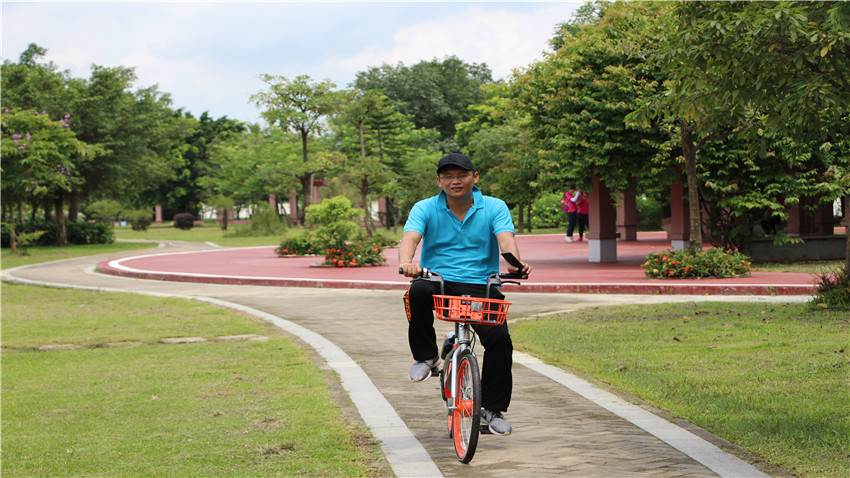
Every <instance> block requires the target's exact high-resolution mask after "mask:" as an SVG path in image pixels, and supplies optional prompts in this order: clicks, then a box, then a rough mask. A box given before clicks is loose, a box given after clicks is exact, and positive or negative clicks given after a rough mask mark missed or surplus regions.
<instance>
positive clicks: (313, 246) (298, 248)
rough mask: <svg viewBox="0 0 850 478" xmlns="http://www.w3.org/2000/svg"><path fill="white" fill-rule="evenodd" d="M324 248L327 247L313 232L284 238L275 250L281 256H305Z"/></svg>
mask: <svg viewBox="0 0 850 478" xmlns="http://www.w3.org/2000/svg"><path fill="white" fill-rule="evenodd" d="M323 250H325V248H323V247H322V246H321V245H319V244H318V243H317V242H316V240H315V239H314V238H313V236H312V235H311V234H309V233H306V234H299V235H297V236H295V237H289V238H286V239H284V240H283V242H281V243H280V245H279V246H278V247H277V248H276V249H275V250H274V252H275V253H276V254H277V255H279V256H305V255H310V254H315V253H317V252H318V251H323Z"/></svg>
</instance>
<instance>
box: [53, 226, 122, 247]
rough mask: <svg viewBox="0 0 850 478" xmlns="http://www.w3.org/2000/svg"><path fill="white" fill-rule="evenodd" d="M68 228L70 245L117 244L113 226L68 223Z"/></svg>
mask: <svg viewBox="0 0 850 478" xmlns="http://www.w3.org/2000/svg"><path fill="white" fill-rule="evenodd" d="M50 224H52V223H50ZM66 227H67V230H68V243H69V244H112V243H113V242H115V230H114V229H113V228H112V224H105V223H102V222H88V221H68V223H67V224H66ZM54 242H55V241H54Z"/></svg>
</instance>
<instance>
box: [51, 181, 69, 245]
mask: <svg viewBox="0 0 850 478" xmlns="http://www.w3.org/2000/svg"><path fill="white" fill-rule="evenodd" d="M63 199H64V198H63V196H62V195H61V194H60V195H59V196H56V199H55V200H54V202H53V204H54V206H55V211H56V245H57V246H67V245H68V230H67V229H66V228H65V201H63Z"/></svg>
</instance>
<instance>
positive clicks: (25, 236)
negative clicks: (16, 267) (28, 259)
mask: <svg viewBox="0 0 850 478" xmlns="http://www.w3.org/2000/svg"><path fill="white" fill-rule="evenodd" d="M43 235H44V231H33V232H22V233H20V234H15V239H16V243H17V247H18V254H20V255H22V256H28V255H29V251H28V248H29V246H31V245H33V244H35V243H36V242H38V240H39V238H41V236H43Z"/></svg>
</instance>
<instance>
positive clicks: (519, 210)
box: [516, 203, 525, 233]
mask: <svg viewBox="0 0 850 478" xmlns="http://www.w3.org/2000/svg"><path fill="white" fill-rule="evenodd" d="M523 206H524V205H523V204H522V203H519V204H517V207H516V208H517V214H518V217H517V223H518V231H519V232H520V233H522V232H525V229H524V227H525V223H524V222H523V214H524V212H523Z"/></svg>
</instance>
